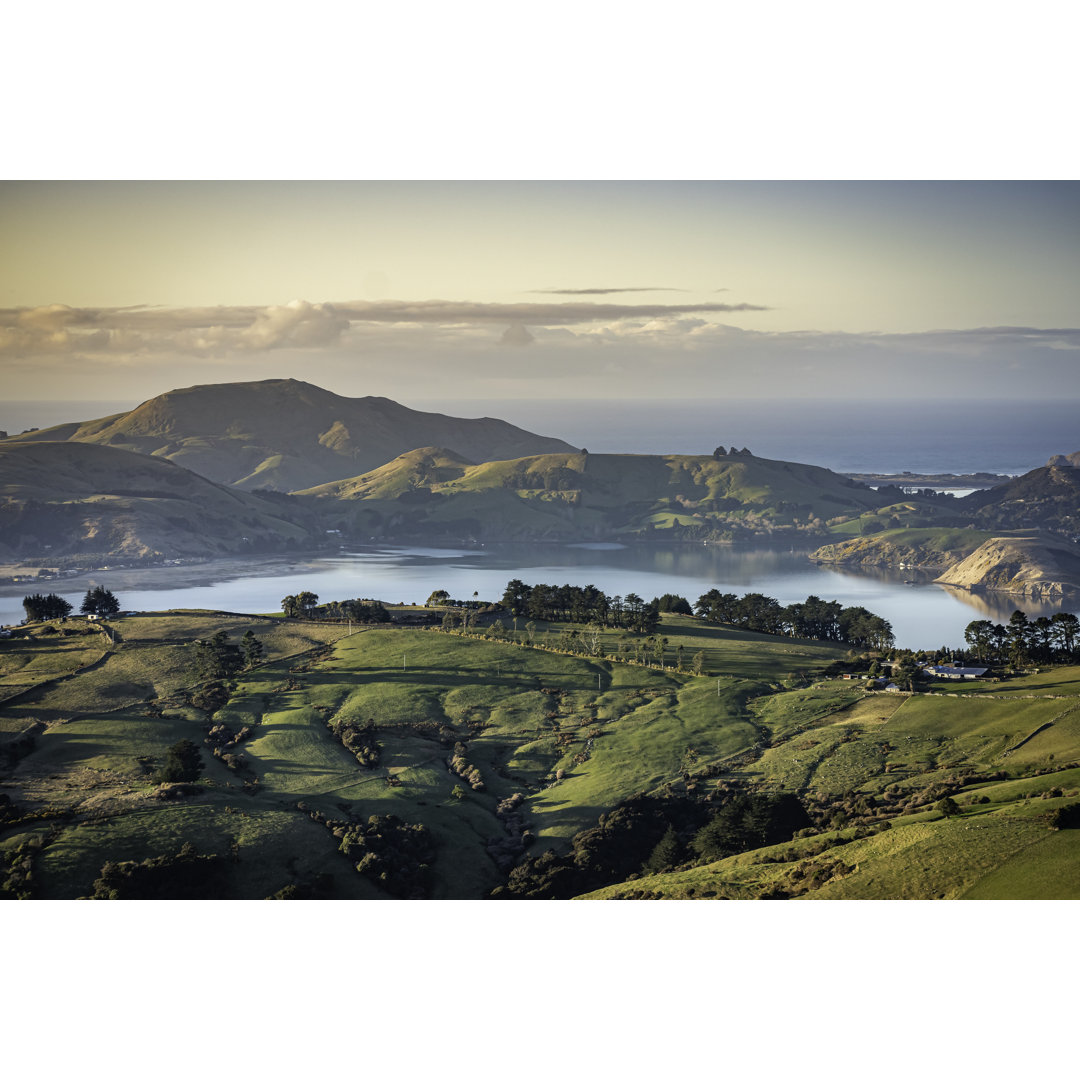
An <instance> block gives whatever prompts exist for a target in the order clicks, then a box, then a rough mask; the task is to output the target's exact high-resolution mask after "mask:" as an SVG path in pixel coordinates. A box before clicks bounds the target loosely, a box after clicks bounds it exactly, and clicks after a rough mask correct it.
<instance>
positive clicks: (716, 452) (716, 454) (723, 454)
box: [712, 446, 727, 461]
mask: <svg viewBox="0 0 1080 1080" xmlns="http://www.w3.org/2000/svg"><path fill="white" fill-rule="evenodd" d="M712 456H713V457H714V458H715V459H716V460H717V461H719V460H720V458H722V457H726V456H727V451H726V450H725V449H724V448H723V447H722V446H718V447H717V448H716V449H715V450H714V451H713V452H712Z"/></svg>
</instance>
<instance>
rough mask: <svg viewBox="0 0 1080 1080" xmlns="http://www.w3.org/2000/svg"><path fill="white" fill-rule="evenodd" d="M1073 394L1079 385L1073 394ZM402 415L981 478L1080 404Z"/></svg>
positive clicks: (1072, 424)
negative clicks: (487, 419)
mask: <svg viewBox="0 0 1080 1080" xmlns="http://www.w3.org/2000/svg"><path fill="white" fill-rule="evenodd" d="M1077 393H1078V395H1080V387H1078V388H1077ZM402 403H403V404H405V405H408V406H409V407H410V408H414V409H421V410H424V411H430V412H443V413H449V414H450V415H453V416H495V417H499V418H500V419H503V420H507V421H509V422H510V423H512V424H517V425H519V426H520V427H524V428H527V429H528V430H530V431H534V432H537V433H539V434H543V435H554V436H557V437H559V438H562V439H565V440H566V441H567V442H569V443H572V444H573V445H574V446H582V447H586V448H588V449H589V450H590V451H591V452H592V453H594V454H598V453H634V454H711V453H712V451H713V449H714V448H715V447H717V446H719V445H723V446H724V447H726V448H729V449H730V447H731V446H733V445H734V446H736V447H738V448H739V449H742V448H743V447H744V446H745V447H747V448H748V449H749V450H751V451H752V452H753V453H754V454H756V455H757V456H758V457H769V458H780V459H782V460H785V461H801V462H806V463H808V464H811V465H822V466H824V467H825V468H828V469H833V470H834V471H836V472H904V471H908V472H913V473H920V472H929V473H937V472H956V473H966V472H992V473H1004V474H1010V475H1019V474H1020V473H1024V472H1028V471H1029V470H1030V469H1034V468H1037V467H1039V466H1040V465H1045V464H1046V461H1047V459H1048V458H1050V457H1051V456H1052V455H1054V454H1069V453H1073V452H1074V451H1077V450H1080V396H1077V397H1075V398H1072V399H1068V398H1066V399H1059V400H1056V401H1003V400H993V401H978V400H975V399H972V400H970V401H937V400H935V399H934V396H933V386H927V387H926V395H925V397H924V398H920V399H918V400H900V399H897V398H895V397H892V396H890V394H889V388H888V387H887V386H884V387H882V393H881V396H880V397H878V398H874V399H866V400H857V401H837V400H813V399H803V400H792V399H777V400H745V399H744V400H736V399H726V400H710V399H702V398H695V399H693V400H663V399H658V400H656V401H618V400H612V401H594V400H569V399H567V400H562V399H558V400H555V399H551V400H536V399H534V400H509V399H503V400H493V399H482V400H481V399H475V398H474V399H469V400H454V401H450V400H440V401H434V400H417V399H410V400H404V401H403V402H402ZM137 404H138V402H136V401H89V402H88V401H8V402H5V401H0V430H6V431H7V432H9V434H16V433H17V432H20V431H23V430H24V429H26V428H29V427H39V428H45V427H50V426H52V425H54V424H60V423H65V422H67V421H71V420H92V419H96V418H98V417H101V416H108V415H110V414H112V413H116V412H122V411H124V410H126V409H131V408H134V406H135V405H137Z"/></svg>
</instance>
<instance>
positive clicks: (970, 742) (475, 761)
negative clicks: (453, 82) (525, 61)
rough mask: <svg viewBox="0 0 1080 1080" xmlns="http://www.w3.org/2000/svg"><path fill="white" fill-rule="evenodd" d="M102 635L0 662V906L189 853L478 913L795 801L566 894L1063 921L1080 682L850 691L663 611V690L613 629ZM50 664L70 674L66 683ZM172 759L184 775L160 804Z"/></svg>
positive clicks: (1079, 892) (214, 618) (828, 648)
mask: <svg viewBox="0 0 1080 1080" xmlns="http://www.w3.org/2000/svg"><path fill="white" fill-rule="evenodd" d="M510 622H511V621H510V620H505V619H504V624H509V623H510ZM113 626H114V628H115V630H116V636H115V640H114V641H113V642H111V643H106V642H104V641H103V639H101V638H100V637H99V636H97V635H95V636H94V637H93V638H91V637H90V636H89V635H87V636H85V638H84V637H82V636H79V637H74V636H68V637H63V636H61V635H57V634H52V635H41V636H35V637H33V638H31V639H29V641H25V640H24V641H23V642H22V643H19V648H20V649H21V650H22V651H21V652H20V651H18V650H16V649H12V650H11V651H10V652H6V651H5V650H7V649H8V648H9V647H10V646H11V645H13V644H16V643H15V642H4V643H2V644H0V672H2V673H4V676H5V677H10V678H12V679H17V678H19V677H20V672H25V671H26V670H27V669H28V668H30V667H31V666H34V665H36V673H37V674H36V675H35V682H34V686H33V687H31V688H29V692H28V693H26V694H24V695H20V696H18V697H16V698H15V699H14V700H13V701H11V702H9V703H8V704H7V705H6V707H3V708H0V748H2V747H3V745H4V743H3V740H4V739H8V740H16V739H18V740H20V741H19V743H18V746H17V747H15V744H14V742H12V743H11V745H12V746H13V747H15V749H13V750H12V752H11V753H9V754H8V755H7V757H6V758H0V796H4V797H5V798H4V799H3V800H0V856H2V860H3V861H2V862H0V895H2V896H13V895H18V896H28V897H35V898H75V897H79V896H88V895H91V894H92V893H93V892H94V890H95V887H96V886H95V882H96V881H97V880H98V878H99V876H100V875H101V873H102V867H103V865H104V864H105V863H106V862H111V863H116V862H122V861H125V860H130V861H133V862H135V863H138V862H140V861H142V860H151V859H160V858H161V857H167V859H172V858H174V857H177V853H178V852H180V851H181V849H182V848H183V845H184V844H185V843H189V844H192V845H194V847H195V849H196V851H197V852H198V854H199V855H201V856H215V857H216V861H215V862H214V866H215V868H216V869H215V870H214V873H215V874H216V875H217V876H216V877H215V878H214V882H215V884H214V885H213V892H212V894H210V895H215V896H220V897H223V898H261V897H269V896H274V895H275V894H279V893H282V890H284V893H283V895H286V894H287V895H293V896H297V897H300V898H303V897H306V896H320V897H321V896H328V897H332V898H338V899H364V898H367V899H376V898H383V899H388V898H401V897H406V896H417V897H418V896H421V895H422V896H426V897H431V898H434V899H440V898H446V899H466V898H480V897H482V896H485V895H486V894H487V893H489V892H490V891H491V890H493V889H496V888H499V887H501V886H504V885H505V884H506V882H507V880H508V879H507V875H508V874H509V873H510V872H511V869H512V868H513V867H515V866H521V865H522V863H523V860H525V861H527V860H536V859H538V857H540V856H544V858H545V859H546V858H549V857H551V858H556V859H558V858H562V857H564V856H565V854H566V852H567V851H568V850H570V845H571V842H573V843H575V844H577V842H578V841H577V839H576V838H578V837H579V836H582V835H585V834H586V833H587V831H588V830H593V831H595V830H596V829H597V823H598V821H600V820H602V815H610V814H611V813H612V811H614V810H616V809H617V808H619V807H622V806H626V805H633V804H634V800H635V799H640V798H646V799H651V800H653V802H654V803H655V804H656V805H669V804H670V805H672V806H678V807H683V808H685V807H693V806H696V807H698V811H695V812H704V813H709V812H713V811H710V810H709V807H710V806H712V807H720V806H722V805H724V800H726V799H729V798H730V797H731V796H732V793H733V792H760V793H772V794H773V795H777V796H779V795H782V794H785V795H794V796H797V797H798V798H799V799H800V800H802V802H803V804H804V805H805V806H806V807H807V810H808V812H809V814H810V820H811V822H812V827H810V828H807V829H802V830H800V831H799V832H797V833H796V835H795V836H794V837H793V838H791V839H789V840H788V841H786V842H785V843H782V844H775V843H770V844H767V845H765V846H758V847H754V848H752V849H750V850H745V851H742V853H741V854H733V855H731V856H729V857H727V858H723V859H719V860H716V861H712V862H707V863H702V864H700V865H691V863H685V864H682V865H679V864H676V865H675V866H674V867H672V868H671V869H670V870H669V871H668V872H665V873H659V874H657V873H644V872H643V867H642V863H643V862H644V855H648V851H645V852H644V855H643V856H642V858H641V859H640V860H639V861H638V862H637V863H636V864H635V865H637V866H638V867H639V868H640V869H639V870H638V871H637V872H636V873H634V872H627V873H626V874H623V877H622V878H621V879H620V880H618V881H616V882H614V883H612V884H610V885H608V886H607V887H605V888H602V889H599V890H597V891H594V892H586V893H585V894H586V895H595V896H605V897H606V896H615V895H618V896H649V897H654V896H655V897H672V898H709V897H730V898H757V897H762V896H785V897H791V898H835V899H839V898H937V897H970V898H985V897H997V896H1001V897H1015V896H1024V897H1037V896H1046V897H1054V898H1062V897H1067V898H1080V881H1078V880H1076V879H1077V875H1076V873H1075V867H1076V866H1077V863H1076V856H1077V854H1078V853H1080V852H1078V848H1077V839H1078V838H1080V832H1077V831H1075V830H1072V829H1069V828H1061V829H1057V830H1055V829H1052V828H1051V827H1050V826H1049V824H1048V821H1049V817H1048V815H1049V814H1051V813H1052V812H1054V811H1055V810H1059V809H1063V808H1068V807H1069V806H1071V805H1072V804H1073V803H1074V802H1075V801H1076V799H1077V797H1078V796H1080V668H1059V669H1055V670H1054V671H1052V672H1044V673H1041V674H1039V675H1034V676H1030V677H1027V678H1026V679H1025V680H1020V679H1017V680H1015V685H1012V684H1010V686H1009V690H1010V692H1009V693H1007V694H997V693H995V694H993V695H990V694H987V693H980V692H978V691H976V692H972V693H964V694H961V695H959V696H952V695H947V694H935V695H926V694H919V695H913V696H909V695H906V694H904V695H895V694H886V693H868V692H867V691H865V690H864V689H862V688H861V687H860V686H857V685H855V684H853V683H852V682H850V681H843V680H839V679H824V678H822V677H821V675H822V672H823V671H824V670H825V669H826V668H827V667H828V666H829V665H831V664H832V663H833V662H835V661H836V660H837V659H839V658H841V657H843V656H844V655H846V654H845V651H844V650H842V649H841V648H840V647H838V646H835V645H827V644H819V643H814V642H802V641H793V640H789V639H779V638H773V637H769V636H767V635H762V634H753V633H749V632H745V631H738V630H733V629H731V628H726V627H711V626H706V625H704V624H702V623H701V622H699V621H698V620H695V619H690V618H686V617H682V616H678V615H671V614H668V615H665V617H664V619H663V622H662V624H661V626H660V628H659V629H658V630H657V635H659V636H663V637H665V638H667V646H666V648H665V653H664V662H663V666H661V665H660V663H659V662H658V659H657V658H656V657H654V656H651V655H650V657H649V660H648V662H646V663H637V662H628V661H629V660H630V658H632V657H633V655H634V653H633V651H632V650H631V651H629V652H628V651H626V650H625V649H623V650H620V648H619V646H620V645H625V644H626V643H627V640H628V639H630V638H631V637H632V635H628V634H625V633H618V632H614V631H605V632H603V633H602V634H601V635H600V639H599V643H597V642H592V643H591V645H590V646H589V647H587V648H584V649H583V648H582V646H581V644H580V640H581V639H580V638H579V639H578V642H579V644H578V649H579V651H578V652H576V653H570V652H568V651H560V650H559V649H558V648H556V646H557V645H560V644H561V645H563V646H565V645H567V642H568V638H567V637H566V636H565V632H568V631H569V630H570V629H574V628H571V627H567V626H564V625H560V624H550V625H549V624H539V625H537V626H535V627H533V630H532V638H533V641H534V642H535V643H536V644H537V645H538V646H539V645H543V646H546V647H528V646H527V644H526V642H527V641H528V637H527V635H526V631H525V630H523V629H522V628H521V626H518V627H512V626H511V625H504V630H503V633H502V635H501V636H494V635H492V634H491V633H488V634H487V635H486V636H485V635H484V634H483V632H482V631H480V632H478V633H477V634H475V635H470V636H464V635H462V634H460V633H457V632H453V633H446V632H442V631H441V630H436V629H415V628H404V627H398V626H379V627H371V628H362V629H360V630H358V631H357V632H354V633H352V634H349V633H348V630H347V628H344V627H342V626H341V625H333V624H318V623H308V622H304V621H300V620H294V619H282V618H271V617H263V616H242V615H223V614H221V613H214V612H175V613H172V612H163V613H157V614H153V615H145V616H137V617H127V618H123V619H117V620H115V621H114V623H113ZM249 629H250V630H252V631H253V632H254V633H255V634H256V635H257V636H258V637H259V639H260V640H261V641H262V642H263V644H264V648H265V654H266V658H265V660H264V662H262V663H261V664H258V665H257V666H255V667H253V668H251V669H249V670H245V671H241V672H239V673H237V674H236V675H234V676H233V677H232V679H231V681H230V683H229V685H228V687H227V688H226V689H223V690H220V691H219V692H218V693H217V694H216V696H215V695H213V694H210V695H207V693H206V692H205V691H200V690H199V676H198V673H197V671H196V669H195V666H194V658H195V649H194V645H193V642H194V641H195V639H196V638H203V639H205V638H208V637H209V636H211V635H212V634H213V633H215V632H216V631H217V630H225V631H226V633H227V635H228V637H229V639H230V640H231V641H234V642H235V641H238V640H239V638H240V637H241V636H242V635H243V633H244V632H245V631H246V630H249ZM576 629H578V630H580V629H581V628H576ZM679 644H681V645H682V646H683V650H682V653H681V657H679V658H680V659H681V661H682V666H683V670H681V671H680V670H677V667H676V664H677V656H678V654H677V653H676V648H677V645H679ZM103 645H107V648H104V649H103V647H102V646H103ZM593 646H595V648H593ZM73 648H74V649H79V648H81V649H83V650H84V652H85V653H86V655H85V657H84V659H89V660H90V663H87V664H84V665H82V667H85V668H86V669H87V670H84V671H80V673H79V674H77V675H74V676H73V675H72V674H71V667H70V664H71V662H72V661H73V659H75V658H76V656H77V655H82V654H77V653H75V652H72V649H73ZM87 650H89V651H87ZM586 651H588V652H589V653H590V654H589V655H585V654H584V653H585V652H586ZM699 651H700V652H703V653H704V654H705V664H704V669H705V672H706V674H705V675H703V676H698V675H694V674H692V673H691V672H690V671H689V667H690V663H691V659H692V657H693V655H694V654H695V653H696V652H699ZM50 673H52V677H51V678H50V677H48V676H49V674H50ZM965 689H966V688H965ZM200 695H202V696H200ZM181 740H189V741H190V742H191V743H193V744H195V746H197V747H199V754H200V757H201V761H202V766H203V767H202V771H201V774H200V775H199V776H198V777H197V778H195V779H194V780H189V781H187V782H186V783H182V784H180V785H176V784H172V785H170V784H168V783H166V784H162V783H159V778H158V776H157V773H158V771H159V770H160V769H161V767H162V766H163V764H164V763H165V762H166V760H167V758H168V755H169V753H170V748H171V747H174V746H175V745H176V744H177V743H178V742H180V741H181ZM946 793H947V794H949V795H950V796H951V798H952V800H953V804H952V809H951V810H950V811H948V813H947V812H946V810H943V809H942V805H944V804H943V803H942V799H943V797H944V795H945V794H946ZM657 800H658V802H657ZM650 805H652V803H650ZM702 808H704V809H702ZM687 820H689V818H688V819H687ZM689 835H690V834H689V833H687V835H686V839H687V840H689ZM789 835H790V834H789ZM686 851H688V849H686ZM686 851H684V854H686ZM27 852H30V854H27ZM542 861H543V860H541V862H542ZM358 868H359V869H358ZM140 872H141V871H140ZM156 872H157V871H154V870H153V868H152V867H151V869H150V870H147V871H146V873H148V874H151V877H152V874H153V873H156ZM515 872H516V871H515ZM132 873H135V872H134V871H132ZM27 875H29V876H27ZM581 894H582V893H578V894H577V895H581Z"/></svg>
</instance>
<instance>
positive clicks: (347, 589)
mask: <svg viewBox="0 0 1080 1080" xmlns="http://www.w3.org/2000/svg"><path fill="white" fill-rule="evenodd" d="M912 577H915V575H914V574H913V573H912V572H911V571H899V572H894V571H888V570H882V569H872V570H868V571H865V572H855V571H852V570H840V569H837V568H833V567H826V566H819V565H816V564H814V563H812V562H810V560H809V559H808V558H807V552H806V551H799V550H794V549H791V548H744V547H736V546H722V545H701V546H699V547H692V546H689V545H684V546H679V547H670V546H664V545H659V544H639V545H634V546H632V547H630V546H620V545H614V546H612V545H603V546H600V545H595V544H592V545H585V544H574V545H569V544H487V545H485V546H482V547H476V548H425V547H388V546H378V547H370V548H366V547H365V548H358V549H357V550H355V551H343V552H339V553H337V554H334V555H330V556H322V557H316V558H310V559H292V560H282V559H277V560H267V561H264V562H258V563H245V562H242V561H240V560H231V561H227V562H221V563H210V564H205V565H203V566H199V567H176V568H171V567H168V568H161V569H154V570H137V571H133V570H115V571H104V572H98V573H95V574H93V575H90V576H88V577H84V578H76V579H70V580H67V581H64V582H63V583H60V582H48V583H43V585H35V586H33V589H32V590H31V589H30V588H29V587H27V586H26V585H21V586H20V585H15V586H5V587H3V588H2V589H0V622H3V623H14V622H18V621H20V620H21V619H22V617H23V611H22V597H23V595H25V593H26V592H28V591H35V592H37V591H56V592H60V593H61V595H63V596H64V597H65V599H67V600H68V601H69V602H71V603H72V604H73V605H74V606H75V608H76V610H77V609H78V606H79V604H80V603H81V601H82V597H83V595H84V594H85V591H86V589H87V587H88V586H89V584H91V583H93V584H101V585H104V586H105V587H107V588H110V589H112V590H113V591H114V592H116V594H117V595H118V596H119V597H120V600H121V603H122V604H123V606H124V607H125V608H126V609H129V610H161V609H165V608H180V607H187V608H210V609H216V610H223V611H256V612H259V611H263V612H265V611H278V610H280V604H281V598H282V597H283V596H286V595H288V594H290V593H296V592H299V591H301V590H308V591H310V592H314V593H316V594H317V595H318V596H320V597H321V598H322V599H324V600H330V599H346V598H352V597H365V598H374V599H380V600H383V601H386V602H388V603H399V602H404V603H421V604H422V603H423V602H424V601H425V600H426V599H427V597H428V596H429V594H430V593H432V592H433V591H434V590H436V589H446V590H447V591H448V592H449V593H450V595H451V596H452V597H454V598H455V599H470V598H471V597H472V595H473V594H474V593H476V594H477V595H478V596H480V597H481V598H484V599H498V598H499V597H500V596H501V595H502V593H503V589H504V588H505V587H506V583H507V581H509V580H510V579H511V578H520V579H521V580H522V581H524V582H526V583H527V584H535V583H537V582H546V583H549V584H558V585H561V584H566V583H568V584H572V585H595V586H596V587H597V588H599V589H602V590H603V591H604V592H605V593H607V594H608V595H609V596H615V595H622V596H625V595H626V594H627V593H630V592H635V593H637V594H638V595H640V596H642V597H644V598H645V599H651V598H652V597H653V596H661V595H663V594H664V593H675V594H677V595H680V596H685V597H687V598H688V599H689V600H690V602H691V603H693V602H694V601H695V600H696V599H697V598H698V597H699V596H700V595H701V594H702V593H703V592H706V591H707V590H709V589H712V588H719V589H721V590H722V591H726V592H734V593H738V594H742V593H745V592H761V593H765V594H766V595H768V596H774V597H776V599H777V600H779V601H780V603H782V604H791V603H795V602H797V601H801V600H805V599H806V597H807V596H809V595H810V594H814V595H817V596H820V597H822V598H823V599H826V600H838V601H840V603H842V604H844V605H845V606H852V605H861V606H863V607H866V608H869V609H870V610H871V611H873V612H875V613H877V614H878V615H881V616H883V617H884V618H886V619H888V620H889V622H891V623H892V626H893V631H894V633H895V635H896V640H897V644H899V645H901V646H904V647H907V648H936V647H938V646H940V645H949V646H961V645H963V644H964V640H963V632H964V627H965V626H967V624H968V623H969V622H971V621H972V620H973V619H977V618H989V619H992V620H993V621H994V622H1007V621H1008V618H1009V616H1010V615H1011V614H1012V612H1013V611H1014V610H1016V609H1017V608H1019V609H1020V610H1022V611H1024V612H1026V613H1027V614H1028V615H1029V616H1030V617H1032V618H1034V617H1037V616H1039V615H1052V614H1053V613H1054V612H1056V611H1060V610H1062V604H1060V603H1053V602H1043V601H1030V600H1026V599H1023V598H1019V597H1016V598H1014V597H1011V596H1005V595H994V594H990V595H980V594H974V593H969V592H967V591H966V590H958V589H946V588H944V587H942V586H939V585H934V584H932V583H930V581H929V579H928V577H927V576H926V575H923V576H922V578H921V580H918V581H917V582H916V583H915V584H907V583H905V580H904V579H905V578H912ZM1069 610H1072V608H1071V607H1070V608H1069Z"/></svg>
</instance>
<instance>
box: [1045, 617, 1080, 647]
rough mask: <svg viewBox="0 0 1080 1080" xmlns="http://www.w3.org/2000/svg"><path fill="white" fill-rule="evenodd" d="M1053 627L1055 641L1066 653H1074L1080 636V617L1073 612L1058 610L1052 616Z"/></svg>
mask: <svg viewBox="0 0 1080 1080" xmlns="http://www.w3.org/2000/svg"><path fill="white" fill-rule="evenodd" d="M1050 624H1051V626H1052V627H1053V633H1054V642H1055V644H1056V645H1057V646H1058V648H1059V649H1061V651H1062V652H1064V653H1070V654H1071V653H1072V651H1073V649H1074V648H1075V647H1076V642H1077V639H1078V638H1080V619H1078V618H1077V617H1076V616H1075V615H1073V614H1072V612H1069V611H1058V612H1056V613H1055V614H1054V615H1052V616H1051V618H1050Z"/></svg>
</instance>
